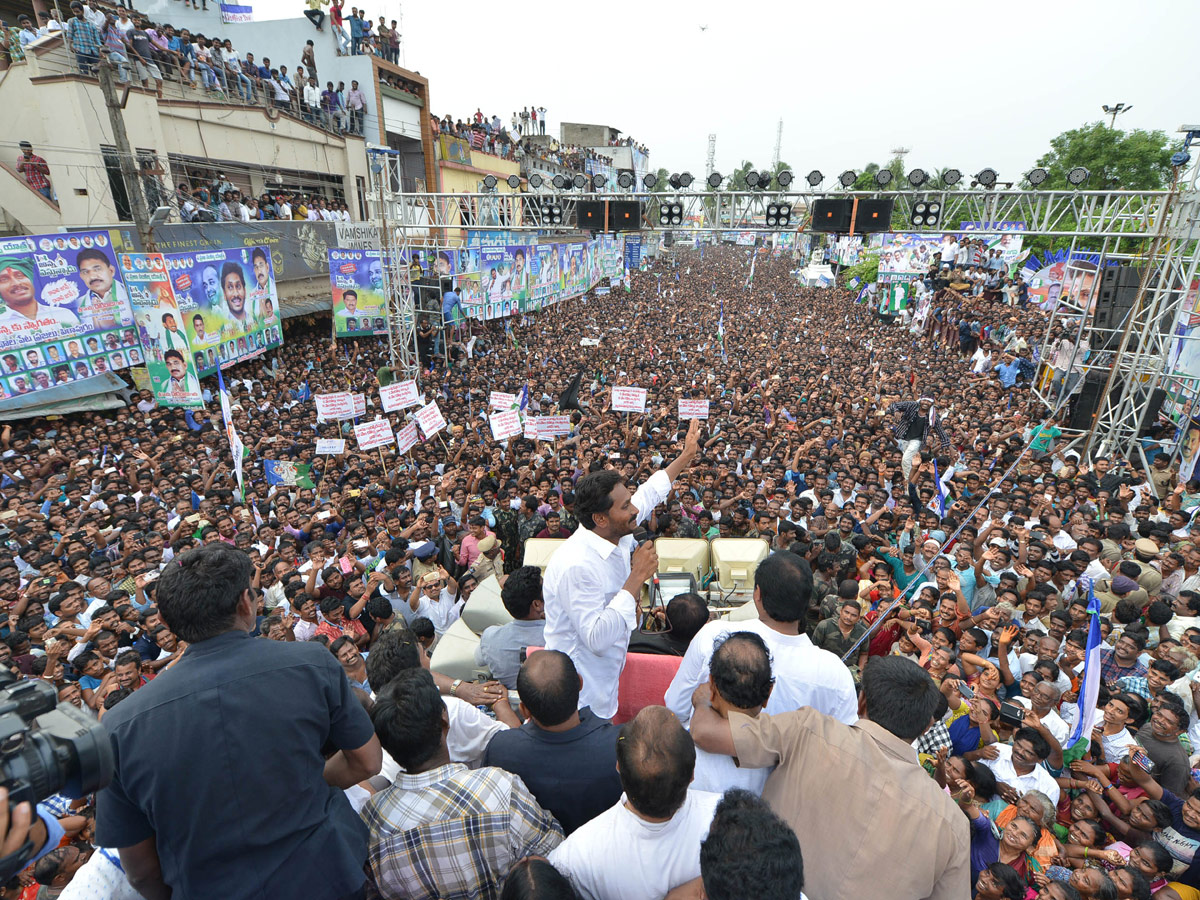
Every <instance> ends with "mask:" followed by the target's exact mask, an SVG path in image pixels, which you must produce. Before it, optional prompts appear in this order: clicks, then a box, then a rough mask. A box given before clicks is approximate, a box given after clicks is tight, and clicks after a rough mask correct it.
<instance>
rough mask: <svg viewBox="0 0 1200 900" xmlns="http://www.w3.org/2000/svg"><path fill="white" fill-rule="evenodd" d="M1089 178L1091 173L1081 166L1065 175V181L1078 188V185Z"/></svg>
mask: <svg viewBox="0 0 1200 900" xmlns="http://www.w3.org/2000/svg"><path fill="white" fill-rule="evenodd" d="M1091 177H1092V173H1091V172H1089V171H1088V170H1087V169H1085V168H1084V167H1083V166H1076V167H1075V168H1073V169H1072V170H1071V171H1070V172H1068V173H1067V181H1068V182H1070V183H1071V184H1073V185H1075V187H1079V185H1081V184H1083V183H1084V182H1085V181H1087V180H1088V179H1089V178H1091Z"/></svg>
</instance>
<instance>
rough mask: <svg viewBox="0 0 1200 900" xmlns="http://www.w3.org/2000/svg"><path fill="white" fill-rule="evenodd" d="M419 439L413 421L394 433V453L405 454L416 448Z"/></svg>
mask: <svg viewBox="0 0 1200 900" xmlns="http://www.w3.org/2000/svg"><path fill="white" fill-rule="evenodd" d="M420 439H421V436H420V435H419V434H418V433H417V420H416V419H413V420H412V421H411V422H409V423H408V424H407V425H405V426H404V427H403V428H401V429H400V430H399V431H397V432H396V452H397V453H407V452H408V451H409V450H411V449H412V448H413V447H414V446H416V443H417V441H419V440H420Z"/></svg>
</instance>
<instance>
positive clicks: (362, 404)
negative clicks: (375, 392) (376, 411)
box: [350, 394, 367, 419]
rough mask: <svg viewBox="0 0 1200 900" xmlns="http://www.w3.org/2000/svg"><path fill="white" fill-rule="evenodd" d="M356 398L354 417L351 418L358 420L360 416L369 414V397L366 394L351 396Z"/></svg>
mask: <svg viewBox="0 0 1200 900" xmlns="http://www.w3.org/2000/svg"><path fill="white" fill-rule="evenodd" d="M350 396H351V397H353V398H354V415H353V416H352V417H351V418H354V419H357V418H358V417H359V416H365V415H366V414H367V395H366V394H351V395H350Z"/></svg>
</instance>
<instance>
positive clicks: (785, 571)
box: [754, 553, 813, 622]
mask: <svg viewBox="0 0 1200 900" xmlns="http://www.w3.org/2000/svg"><path fill="white" fill-rule="evenodd" d="M754 587H755V589H756V590H757V591H758V596H759V600H760V602H761V603H762V607H763V611H764V612H766V614H767V615H768V616H770V617H771V618H772V619H774V620H775V621H776V622H800V621H802V620H803V619H804V617H805V615H806V613H807V611H808V604H809V601H810V600H811V599H812V587H813V577H812V569H811V568H810V567H809V565H808V563H807V562H806V561H805V560H803V559H801V558H800V557H798V556H796V554H794V553H772V554H771V555H770V556H768V557H767V558H766V559H764V560H763V561H762V562H760V563H759V564H758V568H757V569H756V570H755V572H754Z"/></svg>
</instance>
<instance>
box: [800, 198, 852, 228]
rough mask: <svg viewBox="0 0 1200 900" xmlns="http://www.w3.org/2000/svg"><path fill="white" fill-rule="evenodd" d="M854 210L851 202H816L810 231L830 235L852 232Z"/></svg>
mask: <svg viewBox="0 0 1200 900" xmlns="http://www.w3.org/2000/svg"><path fill="white" fill-rule="evenodd" d="M852 209H853V204H852V203H851V201H849V200H829V199H821V200H814V201H813V214H812V225H811V226H810V228H809V230H810V231H821V232H827V233H830V234H847V233H848V232H849V231H850V212H851V210H852Z"/></svg>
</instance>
